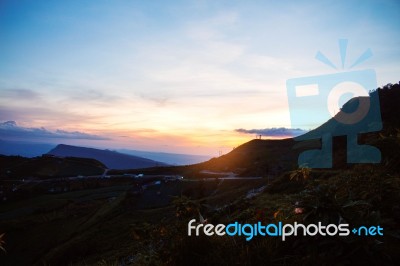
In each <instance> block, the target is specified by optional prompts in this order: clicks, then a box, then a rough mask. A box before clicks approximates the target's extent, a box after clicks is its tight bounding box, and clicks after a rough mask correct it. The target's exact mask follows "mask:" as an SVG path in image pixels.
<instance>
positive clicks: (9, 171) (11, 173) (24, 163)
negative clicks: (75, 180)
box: [0, 155, 106, 179]
mask: <svg viewBox="0 0 400 266" xmlns="http://www.w3.org/2000/svg"><path fill="white" fill-rule="evenodd" d="M0 164H1V165H2V167H1V169H0V177H1V178H3V179H23V178H29V177H39V178H51V177H70V176H79V175H85V176H89V175H101V174H102V173H103V172H104V169H105V168H106V167H105V165H103V164H102V163H101V162H99V161H96V160H94V159H87V158H74V157H66V158H59V157H52V156H42V157H35V158H25V157H20V156H2V155H0Z"/></svg>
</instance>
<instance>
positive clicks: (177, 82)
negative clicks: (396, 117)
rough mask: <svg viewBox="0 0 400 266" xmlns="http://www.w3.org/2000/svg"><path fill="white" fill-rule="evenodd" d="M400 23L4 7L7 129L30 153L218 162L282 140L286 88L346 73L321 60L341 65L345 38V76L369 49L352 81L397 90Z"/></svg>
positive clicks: (293, 10) (343, 17) (239, 6)
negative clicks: (249, 146)
mask: <svg viewBox="0 0 400 266" xmlns="http://www.w3.org/2000/svg"><path fill="white" fill-rule="evenodd" d="M278 2H279V3H278ZM339 2H341V3H339ZM399 12H400V3H399V2H398V1H388V0H387V1H290V2H289V1H144V0H143V1H111V0H96V1H78V0H77V1H33V0H32V1H13V0H2V1H1V2H0V123H2V122H6V121H16V125H14V124H10V123H9V124H7V125H3V127H4V128H3V129H4V130H3V132H5V131H6V130H8V129H9V128H11V127H17V128H14V129H13V130H14V131H13V132H17V131H18V130H19V131H21V132H25V133H29V134H32V135H31V140H32V141H42V142H44V141H48V142H49V141H52V142H57V143H70V144H79V145H82V146H91V147H102V148H131V149H137V150H150V151H165V152H178V153H189V154H205V155H211V156H213V155H216V154H217V153H218V152H219V151H220V150H222V151H223V152H228V151H230V150H231V149H232V148H233V147H235V146H238V145H240V144H242V143H244V142H246V141H249V140H251V139H252V138H254V136H255V132H258V131H257V130H260V129H265V130H264V131H263V132H264V133H265V135H268V134H269V136H267V137H270V138H272V137H275V138H276V137H283V136H282V135H287V134H285V131H283V130H281V131H280V130H276V129H275V130H274V129H273V128H280V127H285V128H291V124H290V116H289V110H288V104H287V93H286V80H288V79H290V78H295V77H303V76H304V77H305V76H315V75H323V74H328V73H337V72H338V71H343V70H342V69H340V70H334V69H332V68H330V67H328V66H326V65H324V64H323V63H321V62H320V61H318V60H316V59H315V55H316V53H317V51H321V52H322V53H324V54H325V55H326V56H327V57H328V58H329V59H331V61H332V62H333V63H335V64H337V65H341V63H340V54H339V48H338V39H342V38H345V39H348V40H349V42H348V50H347V60H348V62H346V63H347V65H345V69H346V66H349V65H350V64H351V63H353V62H354V60H356V59H357V58H358V56H360V55H361V54H362V53H363V52H364V51H365V50H366V49H368V48H370V49H371V51H372V52H373V56H372V57H371V58H370V59H368V60H367V61H365V62H364V63H362V64H360V65H359V66H357V67H355V68H354V70H360V69H367V68H369V69H374V70H375V71H376V74H377V82H378V85H379V86H382V85H385V84H387V83H389V82H391V83H394V82H398V81H399V80H400V75H399V74H400V64H399V62H400V49H399V47H400V34H399V33H400V17H399ZM303 129H305V130H307V129H308V128H303ZM10 132H11V131H10ZM34 132H37V134H36V135H35V134H33V133H34ZM40 132H42V133H43V132H48V133H49V134H53V135H54V136H53V137H52V138H51V140H49V138H48V137H47V139H46V137H45V136H40V134H41V133H40ZM246 132H249V133H246ZM286 132H290V130H286ZM13 134H14V135H13ZM13 134H9V136H8V137H13V136H14V137H15V139H18V136H16V135H15V133H13ZM46 134H47V133H46ZM57 134H58V135H57ZM79 134H80V135H79ZM22 135H23V134H21V138H23V137H22ZM26 135H27V134H25V136H26ZM48 136H49V135H48ZM68 136H69V137H68ZM79 136H80V137H79ZM85 136H86V137H85ZM5 137H7V136H6V134H5V133H4V134H3V135H0V139H1V138H5ZM25 138H26V137H25ZM28 138H29V137H28ZM26 140H29V139H26Z"/></svg>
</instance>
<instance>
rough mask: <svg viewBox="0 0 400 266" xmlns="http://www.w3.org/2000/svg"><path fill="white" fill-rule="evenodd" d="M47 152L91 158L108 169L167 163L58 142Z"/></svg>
mask: <svg viewBox="0 0 400 266" xmlns="http://www.w3.org/2000/svg"><path fill="white" fill-rule="evenodd" d="M47 154H50V155H54V156H58V157H80V158H92V159H96V160H98V161H100V162H102V163H103V164H104V165H105V166H107V168H109V169H137V168H147V167H154V166H166V165H167V164H165V163H162V162H158V161H153V160H150V159H146V158H143V157H138V156H133V155H128V154H123V153H119V152H115V151H110V150H100V149H94V148H86V147H79V146H71V145H65V144H59V145H57V146H56V147H55V148H54V149H52V150H50V151H49V152H48V153H47Z"/></svg>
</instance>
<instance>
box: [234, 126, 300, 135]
mask: <svg viewBox="0 0 400 266" xmlns="http://www.w3.org/2000/svg"><path fill="white" fill-rule="evenodd" d="M235 131H236V132H239V133H245V134H257V135H262V136H269V137H288V136H292V137H296V136H299V135H302V134H304V133H307V130H303V129H300V128H285V127H272V128H264V129H244V128H238V129H235Z"/></svg>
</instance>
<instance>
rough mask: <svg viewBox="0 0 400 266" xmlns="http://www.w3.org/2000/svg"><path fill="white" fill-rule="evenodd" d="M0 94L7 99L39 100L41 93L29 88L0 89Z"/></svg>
mask: <svg viewBox="0 0 400 266" xmlns="http://www.w3.org/2000/svg"><path fill="white" fill-rule="evenodd" d="M0 95H1V97H2V98H7V99H9V100H27V101H32V100H35V101H37V100H39V99H40V98H41V95H40V94H39V93H37V92H35V91H33V90H30V89H1V90H0Z"/></svg>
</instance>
